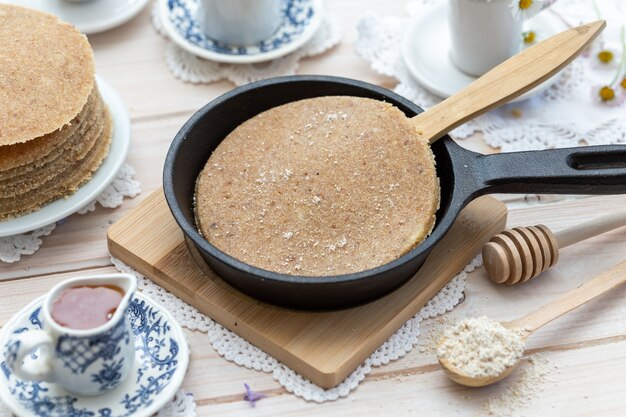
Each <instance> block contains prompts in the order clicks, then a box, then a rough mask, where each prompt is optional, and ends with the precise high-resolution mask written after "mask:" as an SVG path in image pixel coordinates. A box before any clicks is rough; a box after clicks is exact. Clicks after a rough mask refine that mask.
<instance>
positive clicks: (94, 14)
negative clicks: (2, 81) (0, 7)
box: [5, 0, 150, 35]
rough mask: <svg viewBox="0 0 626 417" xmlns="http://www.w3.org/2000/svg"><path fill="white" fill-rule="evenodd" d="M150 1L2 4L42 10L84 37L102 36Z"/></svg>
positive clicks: (28, 0)
mask: <svg viewBox="0 0 626 417" xmlns="http://www.w3.org/2000/svg"><path fill="white" fill-rule="evenodd" d="M149 1H150V0H91V1H88V2H86V3H70V2H67V1H64V0H5V2H6V3H13V4H18V5H20V6H24V7H31V8H33V9H38V10H42V11H44V12H48V13H50V14H53V15H55V16H58V17H59V18H60V19H61V20H63V21H65V22H69V23H71V24H73V25H74V26H76V27H77V28H78V30H80V31H81V32H82V33H84V34H86V35H91V34H92V33H99V32H104V31H105V30H109V29H113V28H114V27H117V26H120V25H122V24H124V23H126V22H128V21H129V20H130V19H132V18H133V17H135V16H137V14H139V12H140V11H141V10H142V9H143V8H144V7H145V6H146V4H148V2H149Z"/></svg>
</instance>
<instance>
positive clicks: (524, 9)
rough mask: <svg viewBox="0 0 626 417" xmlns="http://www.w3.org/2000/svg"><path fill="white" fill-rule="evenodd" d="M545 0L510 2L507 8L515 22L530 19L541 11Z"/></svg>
mask: <svg viewBox="0 0 626 417" xmlns="http://www.w3.org/2000/svg"><path fill="white" fill-rule="evenodd" d="M544 3H545V0H511V4H510V5H509V7H510V8H511V13H513V17H515V18H516V19H517V20H526V19H530V18H531V17H533V16H534V15H536V14H537V13H539V12H540V11H541V10H542V9H543V5H544Z"/></svg>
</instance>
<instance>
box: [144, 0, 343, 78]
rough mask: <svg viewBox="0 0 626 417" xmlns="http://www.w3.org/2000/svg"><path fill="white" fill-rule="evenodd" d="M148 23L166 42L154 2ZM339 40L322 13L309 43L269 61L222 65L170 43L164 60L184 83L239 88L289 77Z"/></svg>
mask: <svg viewBox="0 0 626 417" xmlns="http://www.w3.org/2000/svg"><path fill="white" fill-rule="evenodd" d="M152 24H153V26H154V28H155V29H156V31H157V32H158V33H159V34H160V35H162V36H163V37H164V38H166V39H167V35H166V33H165V31H164V30H163V26H162V23H161V16H160V14H159V7H158V2H156V3H155V4H154V7H153V9H152ZM340 40H341V30H340V28H339V23H338V22H337V19H336V18H335V17H334V16H332V15H329V14H328V13H326V14H325V15H324V18H323V19H322V23H321V25H320V28H319V29H318V30H317V32H316V33H315V35H313V37H312V38H311V40H309V41H308V42H307V43H306V44H304V46H302V47H301V48H300V49H298V50H296V51H294V52H292V53H290V54H288V55H285V56H283V57H281V58H277V59H274V60H272V61H268V62H261V63H258V64H222V63H219V62H213V61H208V60H206V59H202V58H198V57H197V56H195V55H193V54H191V53H189V52H187V51H185V50H184V49H182V48H180V47H178V46H177V45H175V44H174V43H172V42H168V45H167V48H166V50H165V61H166V63H167V66H168V68H169V69H170V71H171V72H172V74H173V75H174V76H175V77H176V78H178V79H180V80H182V81H185V82H189V83H212V82H216V81H220V80H223V79H226V80H229V81H230V82H232V83H233V84H235V85H243V84H248V83H251V82H253V81H259V80H263V79H266V78H270V77H278V76H282V75H293V74H295V73H296V70H297V69H298V67H299V66H300V60H301V59H303V58H306V57H310V56H314V55H319V54H321V53H324V52H326V51H327V50H329V49H331V48H333V47H334V46H336V45H338V44H339V41H340Z"/></svg>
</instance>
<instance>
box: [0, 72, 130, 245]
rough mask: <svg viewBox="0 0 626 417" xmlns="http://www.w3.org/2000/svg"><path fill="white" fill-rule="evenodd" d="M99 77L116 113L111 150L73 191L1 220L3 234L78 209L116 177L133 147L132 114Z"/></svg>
mask: <svg viewBox="0 0 626 417" xmlns="http://www.w3.org/2000/svg"><path fill="white" fill-rule="evenodd" d="M96 81H97V83H98V88H99V89H100V93H101V94H102V99H103V100H104V102H105V103H106V104H107V105H108V107H109V110H110V111H111V115H112V117H113V138H112V140H111V149H110V150H109V154H108V155H107V157H106V158H105V160H104V161H103V162H102V165H100V167H99V168H98V170H97V171H96V173H95V174H94V175H93V176H92V178H91V179H90V180H89V181H87V183H85V184H84V185H82V186H81V187H80V188H79V189H78V190H77V191H76V192H75V193H74V194H72V195H70V196H69V197H67V198H64V199H59V200H56V201H53V202H52V203H49V204H47V205H46V206H44V207H43V208H41V209H40V210H38V211H36V212H34V213H30V214H27V215H24V216H20V217H16V218H14V219H10V220H5V221H2V222H0V237H5V236H13V235H16V234H20V233H26V232H30V231H32V230H35V229H38V228H40V227H43V226H47V225H49V224H51V223H54V222H56V221H58V220H61V219H63V218H65V217H67V216H69V215H70V214H73V213H75V212H77V211H78V210H80V209H81V208H83V207H85V206H86V205H87V204H89V203H90V202H92V201H93V200H94V199H95V198H97V197H98V195H100V193H102V191H104V190H105V189H106V187H108V186H109V184H111V182H112V181H113V180H114V179H115V176H116V175H117V172H118V171H119V169H120V167H121V166H122V164H123V163H124V161H125V160H126V156H127V155H128V149H129V147H130V118H129V115H128V111H127V110H126V106H124V103H123V102H122V99H121V98H120V96H119V95H118V94H117V92H115V90H113V88H112V87H111V86H110V85H109V84H108V83H106V82H105V81H104V80H103V79H102V78H101V77H99V76H98V75H96ZM101 177H102V178H101ZM94 181H95V182H94ZM83 194H84V195H83ZM59 206H61V209H59V208H58V207H59ZM49 212H51V213H49ZM52 213H54V214H52Z"/></svg>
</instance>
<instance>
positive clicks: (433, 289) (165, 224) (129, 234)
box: [108, 189, 507, 388]
mask: <svg viewBox="0 0 626 417" xmlns="http://www.w3.org/2000/svg"><path fill="white" fill-rule="evenodd" d="M506 215H507V210H506V206H505V205H504V204H503V203H501V202H499V201H498V200H496V199H494V198H492V197H489V196H485V197H481V198H479V199H477V200H475V201H474V202H472V203H471V204H470V205H469V206H468V207H467V208H466V209H465V210H463V212H462V213H461V214H460V215H459V217H458V218H457V220H456V222H455V224H454V225H453V226H452V228H451V229H450V231H449V232H448V234H447V235H446V236H445V237H444V238H443V240H442V241H441V242H440V243H439V245H437V247H436V248H434V249H433V251H432V252H431V254H430V256H429V257H428V259H427V260H426V262H425V263H424V265H423V266H422V268H421V269H420V271H419V272H418V273H417V274H416V275H415V276H414V277H413V278H411V279H410V280H409V281H408V282H407V283H406V284H404V285H403V286H401V287H400V288H398V289H397V290H396V291H394V292H393V293H391V294H389V295H387V296H385V297H383V298H380V299H378V300H376V301H373V302H371V303H369V304H366V305H362V306H359V307H354V308H350V309H345V310H340V311H331V312H307V311H296V310H289V309H285V308H281V307H276V306H273V305H269V304H265V303H263V302H260V301H257V300H255V299H253V298H250V297H248V296H247V295H245V294H242V293H241V292H239V291H237V290H235V289H234V288H232V287H230V286H229V285H228V284H227V283H226V282H224V281H223V280H221V279H220V278H219V277H218V276H217V275H215V273H213V272H212V271H211V270H210V269H209V268H208V267H207V266H206V265H203V267H202V268H201V267H199V266H197V264H196V263H195V262H194V260H193V258H192V255H191V253H190V251H189V250H188V248H187V245H186V244H185V240H184V236H183V233H182V231H181V230H180V229H179V228H178V226H177V224H176V222H175V221H174V218H173V217H172V215H171V214H170V211H169V209H168V207H167V204H166V202H165V197H164V195H163V191H162V190H161V189H159V190H157V191H155V192H154V193H152V194H151V195H150V196H148V197H147V198H146V199H145V200H144V201H143V202H142V203H141V204H140V205H139V206H137V207H136V208H134V209H133V210H132V211H130V212H129V213H128V214H127V215H126V216H124V217H123V218H122V219H120V220H119V221H118V222H117V223H115V224H113V225H112V226H111V227H110V228H109V230H108V245H109V251H110V252H111V254H112V255H113V256H114V257H116V258H118V259H120V260H122V261H123V262H125V263H126V264H128V265H129V266H131V267H133V268H134V269H135V270H137V271H138V272H140V273H141V274H143V275H145V276H147V277H149V278H151V279H152V280H153V281H154V282H156V283H157V284H158V285H160V286H162V287H164V288H165V289H167V290H168V291H171V292H172V293H174V294H176V295H177V296H178V297H180V298H181V299H183V300H184V301H186V302H187V303H189V304H191V305H193V306H194V307H196V308H197V309H198V310H200V311H201V312H202V313H204V314H206V315H208V316H209V317H211V318H212V319H214V320H215V321H217V322H219V323H220V324H222V325H223V326H225V327H227V328H228V329H230V330H232V331H233V332H235V333H237V334H238V335H240V336H241V337H243V338H245V339H246V340H248V341H249V342H250V343H252V344H253V345H255V346H257V347H259V348H261V349H263V350H264V351H265V352H267V353H268V354H270V355H272V356H273V357H275V358H276V359H278V360H279V361H281V362H282V363H284V364H285V365H287V366H289V367H290V368H291V369H293V370H295V371H296V372H298V373H299V374H301V375H302V376H304V377H305V378H307V379H309V380H311V381H312V382H314V383H316V384H317V385H320V386H322V387H324V388H331V387H334V386H336V385H337V384H339V383H340V382H341V381H342V380H343V379H345V378H346V377H347V376H348V375H349V374H350V373H351V372H352V371H353V370H354V369H356V367H357V366H358V365H359V364H360V363H361V362H362V361H363V360H365V359H366V358H367V357H368V356H369V355H370V354H371V353H372V352H374V350H376V349H377V348H378V347H379V346H380V345H381V344H382V343H383V342H384V341H385V340H386V339H387V338H389V336H391V335H392V334H393V333H394V332H395V331H396V330H397V329H398V328H400V327H401V326H402V325H403V324H404V323H405V322H406V321H407V320H408V319H409V318H411V317H412V316H414V315H415V314H416V313H417V312H418V311H419V310H420V309H421V308H422V307H423V306H424V304H426V302H427V301H428V300H430V299H431V298H432V297H433V296H434V295H435V294H437V292H438V291H439V290H440V289H441V288H443V287H444V286H445V285H446V283H447V282H448V281H450V279H452V278H453V277H454V276H455V275H456V274H457V273H458V272H459V271H460V270H462V269H463V267H465V265H467V264H468V263H469V262H470V261H471V260H472V259H473V258H474V257H475V256H476V254H477V253H478V252H479V251H480V249H481V248H482V245H483V244H484V243H485V242H486V241H487V240H488V239H489V238H490V237H491V236H493V235H494V234H497V233H499V232H501V231H502V230H503V229H504V226H505V224H506Z"/></svg>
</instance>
